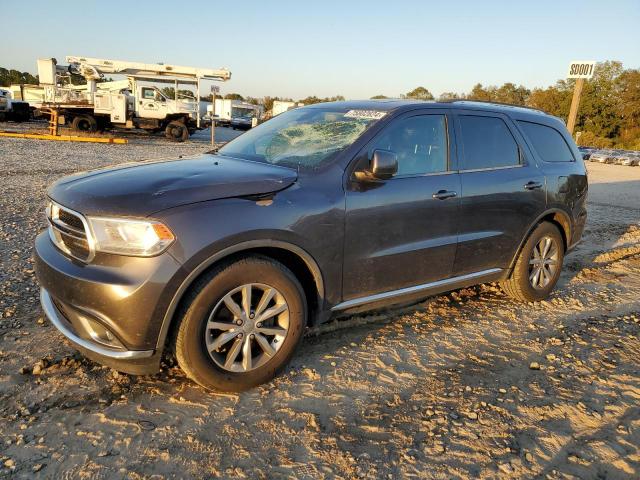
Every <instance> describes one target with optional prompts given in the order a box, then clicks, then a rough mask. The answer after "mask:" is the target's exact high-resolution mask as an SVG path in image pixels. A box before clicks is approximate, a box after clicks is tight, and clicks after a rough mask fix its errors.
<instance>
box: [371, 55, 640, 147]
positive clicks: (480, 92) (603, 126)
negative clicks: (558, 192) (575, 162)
mask: <svg viewBox="0 0 640 480" xmlns="http://www.w3.org/2000/svg"><path fill="white" fill-rule="evenodd" d="M574 86H575V80H573V79H570V80H558V81H557V82H556V83H555V85H552V86H550V87H547V88H534V89H528V88H527V87H524V86H522V85H515V84H514V83H511V82H507V83H504V84H503V85H502V86H499V87H498V86H486V87H485V86H483V85H482V84H481V83H478V84H476V85H475V86H474V87H473V88H472V89H471V91H470V92H468V93H456V92H444V93H442V94H441V95H440V96H439V97H438V100H439V101H451V100H479V101H485V102H499V103H509V104H513V105H522V106H526V107H533V108H538V109H540V110H543V111H545V112H547V113H550V114H551V115H555V116H556V117H560V118H561V119H563V120H564V121H565V122H566V121H567V117H568V115H569V108H570V106H571V99H572V97H573V89H574ZM399 97H400V98H415V99H421V100H435V97H434V96H433V94H431V92H430V91H429V90H428V89H426V88H424V87H417V88H415V89H413V90H412V91H410V92H407V93H406V94H403V95H400V96H399ZM372 98H387V97H386V96H384V95H376V96H374V97H372ZM575 131H576V132H582V133H581V135H580V136H579V137H578V144H580V145H591V146H594V147H600V148H607V147H617V148H629V149H633V150H640V70H638V69H624V68H623V66H622V63H620V62H616V61H606V62H601V63H598V64H597V66H596V68H595V71H594V76H593V78H592V79H590V80H588V81H586V82H585V85H584V88H583V90H582V97H581V100H580V108H579V109H578V118H577V120H576V128H575Z"/></svg>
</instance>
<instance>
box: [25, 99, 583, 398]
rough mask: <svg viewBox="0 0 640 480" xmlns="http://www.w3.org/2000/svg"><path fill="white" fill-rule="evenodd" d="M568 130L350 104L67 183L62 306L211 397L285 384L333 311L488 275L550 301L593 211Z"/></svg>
mask: <svg viewBox="0 0 640 480" xmlns="http://www.w3.org/2000/svg"><path fill="white" fill-rule="evenodd" d="M586 194H587V179H586V171H585V167H584V163H583V160H582V157H581V155H580V152H579V151H578V150H577V148H576V146H575V144H574V143H573V141H572V139H571V137H570V136H569V134H568V133H567V131H566V129H565V127H564V125H563V124H562V122H561V121H560V120H558V119H556V118H555V117H552V116H549V115H546V114H544V113H543V112H540V111H536V110H531V109H525V108H516V107H510V106H501V105H494V104H485V103H478V102H458V101H457V102H450V103H429V102H414V101H396V100H392V101H391V100H389V101H363V102H335V103H328V104H317V105H313V106H309V107H304V108H298V109H295V110H291V111H289V112H286V113H283V114H282V115H279V116H277V117H274V118H273V119H271V120H269V121H267V122H265V123H264V124H262V125H259V126H258V127H256V128H254V129H252V130H250V131H248V132H247V133H245V134H243V135H242V136H240V137H238V138H237V139H235V140H234V141H232V142H230V143H229V144H227V145H226V146H225V147H223V148H222V149H220V150H219V151H218V152H215V153H211V154H205V155H201V156H199V157H193V158H189V159H181V160H175V161H162V162H152V163H143V164H140V165H137V166H125V167H117V168H110V169H105V170H99V171H94V172H89V173H85V174H81V175H77V176H73V177H68V178H63V179H61V180H60V181H58V182H57V183H55V184H54V185H53V186H52V187H51V188H50V189H49V191H48V202H49V206H48V208H47V216H48V219H49V228H48V231H46V232H43V233H42V234H40V235H39V236H38V238H37V239H36V269H37V274H38V278H39V281H40V284H41V286H42V291H41V298H42V305H43V308H44V310H45V312H46V314H47V316H48V318H49V319H50V320H51V321H52V322H53V324H54V325H55V326H56V327H57V328H58V329H59V330H60V331H61V332H62V333H63V334H64V335H65V336H66V337H67V338H68V339H70V340H71V341H72V342H73V343H74V344H75V345H76V346H77V347H78V348H79V349H80V350H82V351H83V352H84V353H85V354H86V355H87V356H89V357H91V358H93V359H95V360H97V361H98V362H101V363H104V364H107V365H110V366H112V367H114V368H116V369H119V370H121V371H125V372H130V373H153V372H155V371H157V370H158V367H159V362H160V358H161V356H162V355H163V354H164V353H168V352H172V353H173V354H175V356H176V358H177V361H178V363H179V365H180V367H181V368H182V369H183V370H184V371H185V372H186V373H187V375H188V376H189V377H190V378H192V379H193V380H195V381H196V382H198V383H200V384H201V385H203V386H205V387H207V388H211V389H217V390H229V391H238V390H243V389H247V388H251V387H253V386H255V385H258V384H260V383H263V382H266V381H268V380H270V379H271V378H273V376H275V375H276V374H277V372H278V371H279V370H280V369H281V368H283V367H284V366H285V365H286V364H287V362H288V361H289V360H290V358H291V357H292V355H293V354H294V351H295V350H296V347H297V345H298V344H299V343H300V340H301V338H302V335H303V332H304V330H305V329H306V328H307V327H308V326H310V325H314V324H317V323H321V322H325V321H327V320H328V319H330V318H331V317H332V316H333V315H335V314H338V313H344V312H347V313H348V312H352V311H357V310H362V309H370V308H376V307H379V306H381V305H387V304H391V303H396V302H405V301H407V300H412V299H419V298H424V297H427V296H429V295H433V294H437V293H441V292H444V291H448V290H452V289H456V288H461V287H465V286H469V285H473V284H477V283H482V282H495V281H498V282H501V284H502V285H503V287H504V290H505V291H506V292H507V293H508V294H509V295H511V296H512V297H514V298H517V299H520V300H523V301H536V300H540V299H543V298H545V297H546V296H548V295H549V293H550V291H551V290H552V288H553V287H554V286H555V284H556V282H557V280H558V277H559V275H560V270H561V267H562V262H563V258H564V255H565V254H566V252H567V251H569V250H570V249H571V248H572V247H573V246H574V245H575V244H576V243H577V242H578V241H579V239H580V237H581V234H582V230H583V228H584V224H585V219H586V210H585V200H586Z"/></svg>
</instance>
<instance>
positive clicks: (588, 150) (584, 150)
mask: <svg viewBox="0 0 640 480" xmlns="http://www.w3.org/2000/svg"><path fill="white" fill-rule="evenodd" d="M578 150H580V153H581V154H582V159H583V160H589V158H590V157H591V154H592V153H593V152H594V151H595V150H596V149H595V148H592V147H578Z"/></svg>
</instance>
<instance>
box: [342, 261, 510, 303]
mask: <svg viewBox="0 0 640 480" xmlns="http://www.w3.org/2000/svg"><path fill="white" fill-rule="evenodd" d="M504 278H505V270H503V269H502V268H491V269H489V270H482V271H480V272H474V273H469V274H466V275H461V276H459V277H451V278H447V279H444V280H438V281H436V282H430V283H423V284H422V285H415V286H413V287H406V288H401V289H399V290H392V291H390V292H383V293H376V294H374V295H369V296H366V297H359V298H354V299H352V300H347V301H345V302H341V303H339V304H337V305H334V306H333V307H332V308H331V311H332V312H340V311H343V310H349V309H352V308H356V307H361V306H364V305H367V306H368V305H372V306H373V305H375V306H382V305H386V304H393V303H398V302H402V301H406V300H408V299H411V298H421V297H430V296H432V295H437V294H439V293H444V292H448V291H450V290H456V289H458V288H464V287H469V286H471V285H477V284H479V283H488V282H495V281H498V280H502V279H504Z"/></svg>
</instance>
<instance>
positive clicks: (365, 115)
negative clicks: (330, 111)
mask: <svg viewBox="0 0 640 480" xmlns="http://www.w3.org/2000/svg"><path fill="white" fill-rule="evenodd" d="M386 114H387V112H381V111H379V110H349V111H348V112H347V113H345V114H344V116H345V117H347V118H362V119H366V120H380V119H381V118H382V117H384V116H385V115H386Z"/></svg>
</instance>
